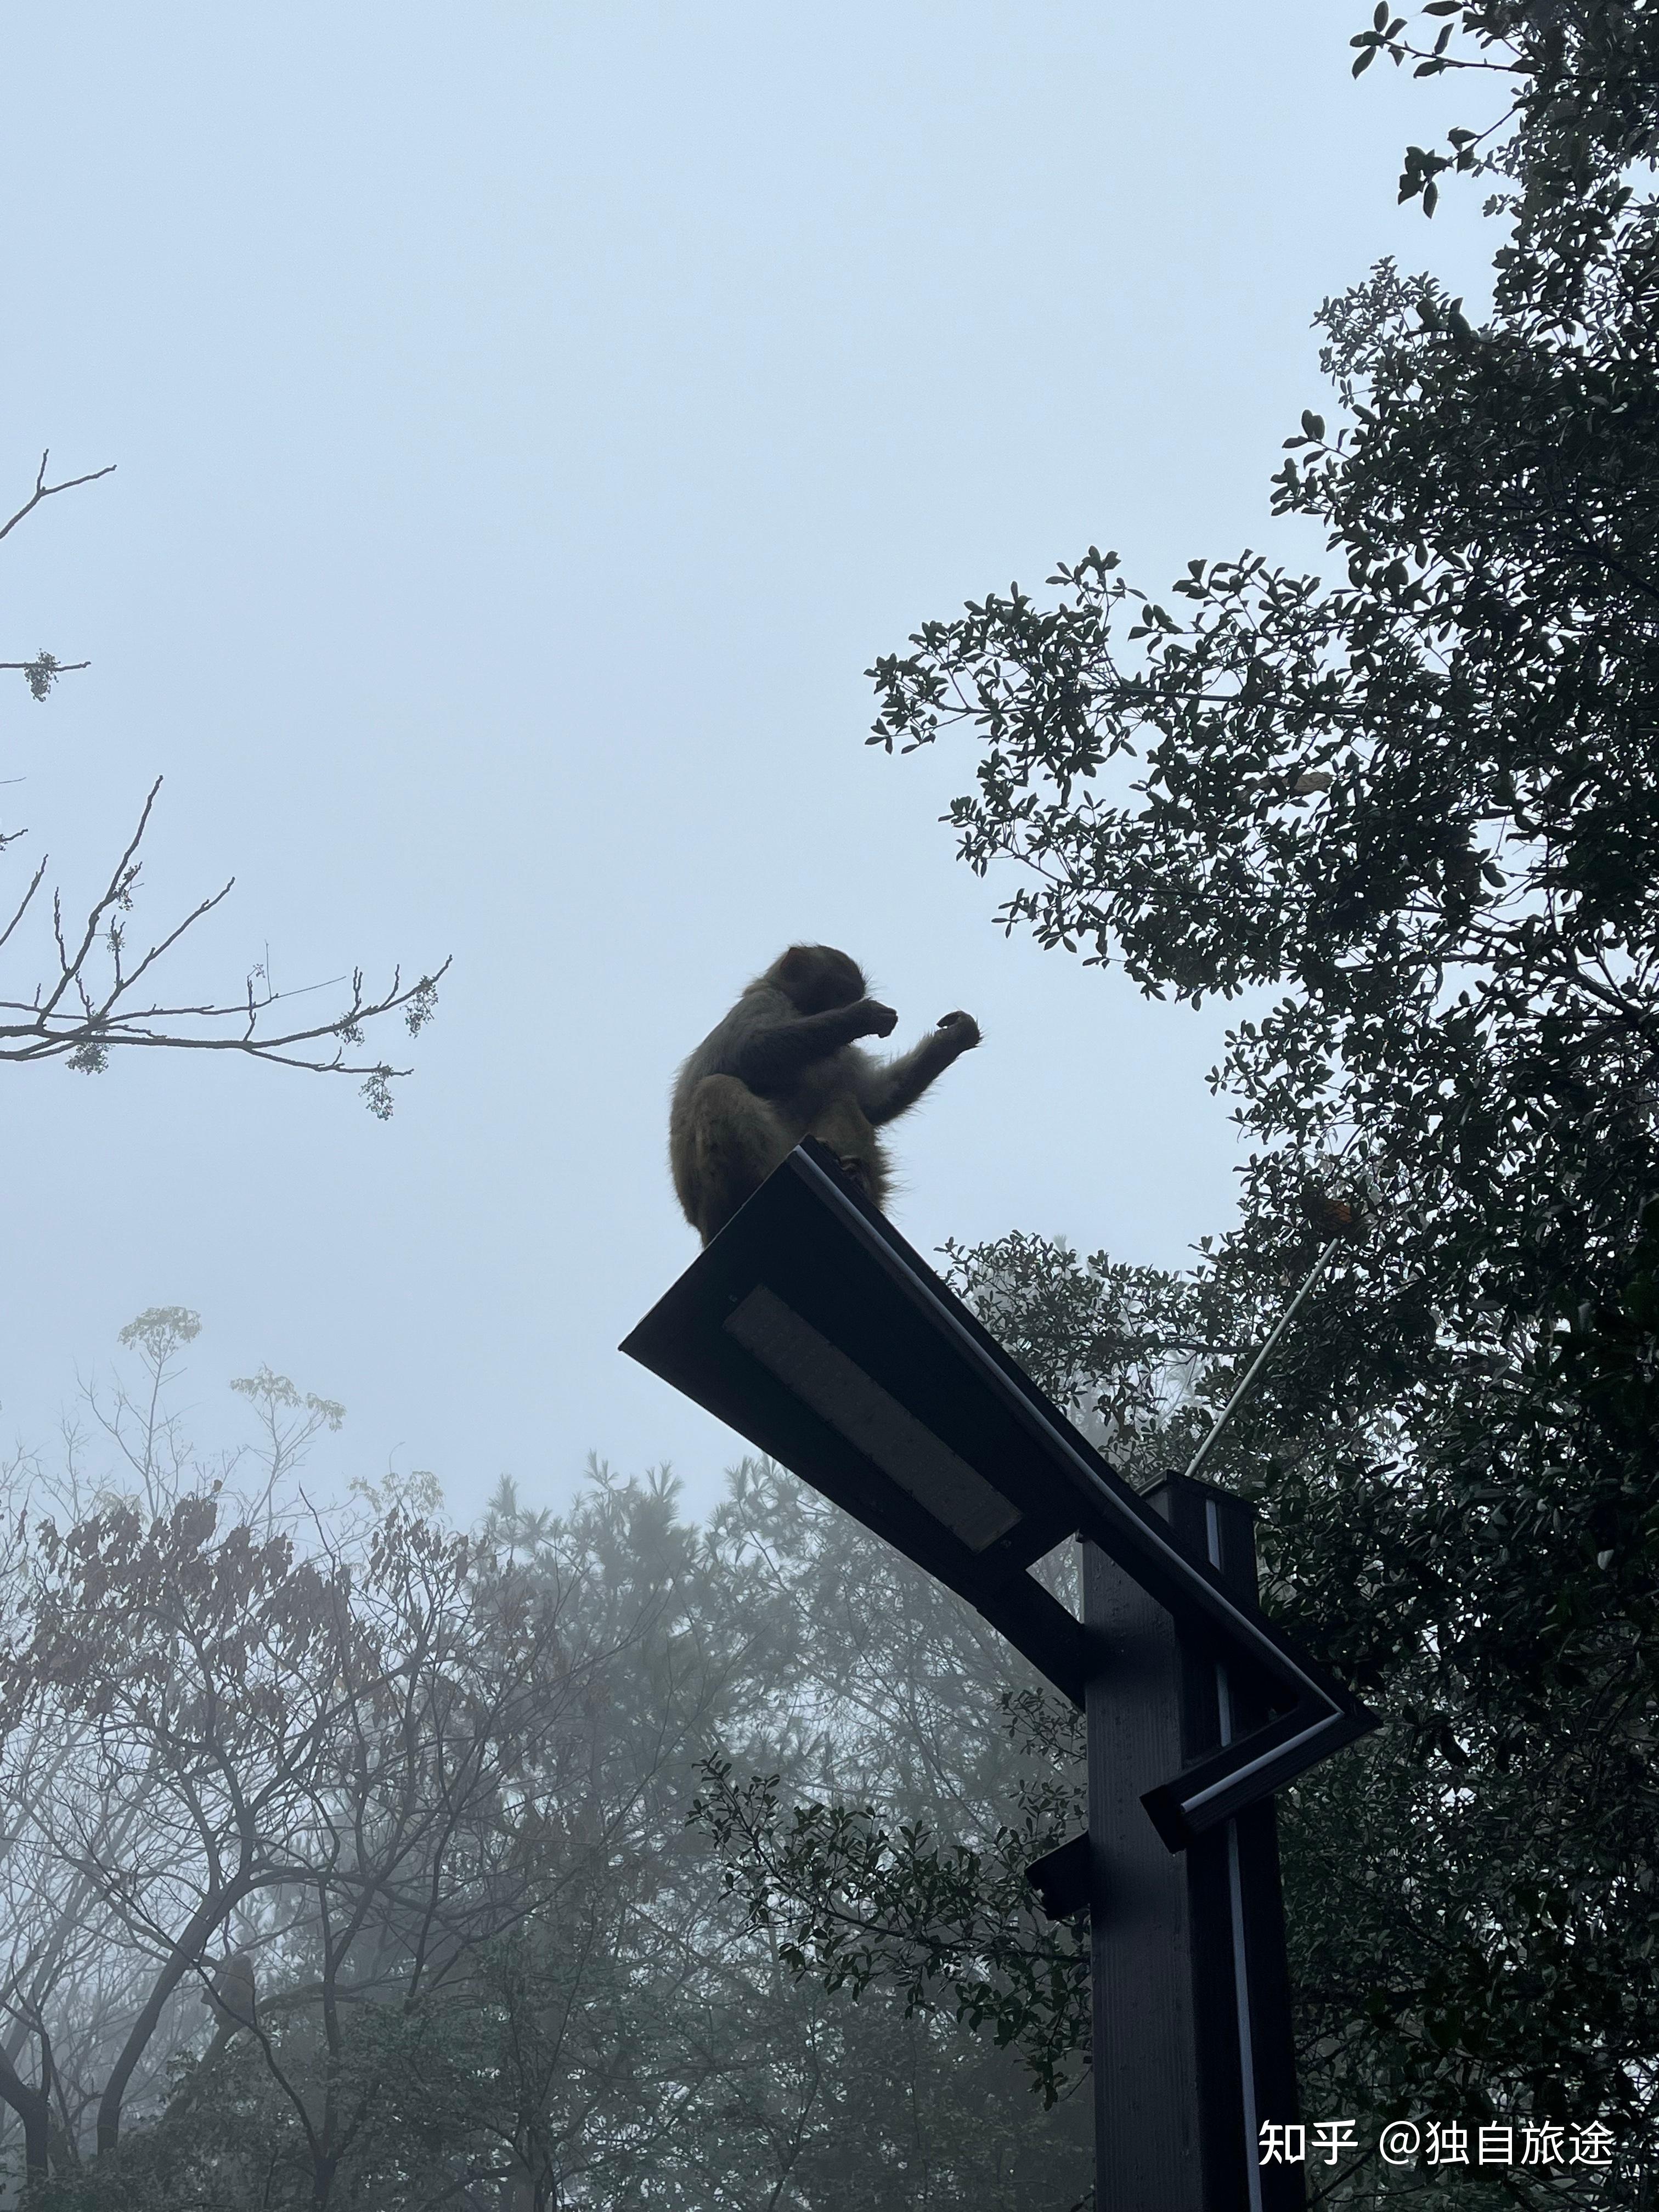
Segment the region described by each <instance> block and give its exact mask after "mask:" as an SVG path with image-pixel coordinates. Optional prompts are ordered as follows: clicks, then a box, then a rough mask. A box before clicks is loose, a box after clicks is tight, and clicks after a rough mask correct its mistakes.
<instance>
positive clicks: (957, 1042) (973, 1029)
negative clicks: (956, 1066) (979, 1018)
mask: <svg viewBox="0 0 1659 2212" xmlns="http://www.w3.org/2000/svg"><path fill="white" fill-rule="evenodd" d="M938 1026H939V1029H940V1030H942V1031H943V1032H944V1035H945V1042H946V1043H947V1044H948V1045H949V1046H950V1048H951V1051H952V1053H958V1052H971V1051H972V1050H973V1048H974V1047H975V1045H976V1044H977V1043H978V1042H979V1024H978V1023H977V1022H976V1021H975V1019H974V1018H973V1016H972V1015H971V1014H963V1013H955V1014H941V1015H940V1016H939V1024H938Z"/></svg>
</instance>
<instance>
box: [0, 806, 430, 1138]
mask: <svg viewBox="0 0 1659 2212" xmlns="http://www.w3.org/2000/svg"><path fill="white" fill-rule="evenodd" d="M160 791H161V778H160V777H159V776H158V777H157V778H156V780H155V782H154V783H153V784H152V785H151V787H150V788H149V793H148V794H147V796H146V798H145V799H144V803H143V808H142V810H141V811H140V814H139V817H138V822H137V827H136V828H135V829H134V830H133V833H132V835H131V837H130V838H129V839H128V840H127V842H126V845H125V848H124V849H123V851H122V853H121V855H120V858H119V859H118V860H117V862H116V864H115V866H114V867H113V869H112V871H111V873H110V876H109V878H108V880H107V882H106V884H105V887H104V889H103V890H102V891H101V892H100V895H99V896H98V897H97V898H96V900H94V903H93V905H92V907H91V908H90V909H89V911H88V915H87V918H86V921H85V924H84V927H83V928H82V933H81V935H80V937H79V938H78V939H76V940H75V941H74V942H73V943H71V942H70V939H69V937H68V935H67V934H66V933H65V928H64V911H63V899H62V895H61V893H58V892H54V894H53V896H52V923H51V927H52V944H53V945H54V948H55V952H56V962H55V969H56V972H55V973H54V974H52V975H50V976H49V978H47V979H46V980H45V981H41V982H39V983H36V984H34V985H33V987H32V988H29V990H28V995H27V996H23V995H21V994H14V995H0V1060H10V1061H15V1062H22V1061H30V1060H55V1059H64V1060H68V1061H69V1063H70V1066H73V1067H75V1068H77V1069H79V1070H81V1071H82V1072H83V1073H89V1074H90V1073H99V1072H100V1071H101V1070H102V1069H103V1068H104V1067H106V1066H107V1065H108V1058H109V1054H110V1052H111V1050H112V1048H115V1047H116V1046H118V1045H127V1046H135V1047H141V1048H146V1049H149V1050H151V1051H155V1050H160V1051H169V1052H179V1051H186V1052H233V1053H240V1054H242V1055H243V1056H244V1057H245V1058H247V1059H252V1060H269V1061H270V1062H271V1063H272V1064H273V1065H274V1066H283V1067H297V1068H301V1069H303V1070H305V1071H306V1072H307V1073H311V1074H316V1075H350V1076H356V1077H358V1078H359V1079H361V1080H362V1085H363V1092H364V1096H365V1097H366V1098H367V1100H368V1105H369V1109H370V1110H371V1112H373V1113H374V1114H375V1115H378V1116H380V1118H381V1119H383V1120H384V1119H385V1118H386V1116H387V1115H389V1114H390V1113H391V1111H392V1097H391V1091H390V1089H389V1085H391V1084H392V1083H393V1082H396V1081H398V1079H401V1078H402V1077H404V1076H406V1075H407V1074H408V1073H410V1070H409V1069H408V1068H407V1067H401V1066H393V1065H392V1062H391V1061H390V1060H385V1059H374V1060H370V1059H368V1058H367V1057H366V1056H365V1057H359V1056H358V1054H357V1052H356V1049H355V1048H359V1047H362V1045H363V1044H364V1042H365V1030H366V1029H367V1027H368V1025H369V1024H372V1023H374V1022H377V1021H380V1019H382V1018H384V1017H385V1016H386V1015H389V1014H398V1013H400V1014H402V1016H403V1018H404V1026H405V1028H406V1029H407V1030H408V1031H409V1033H410V1036H418V1034H419V1033H420V1031H421V1030H422V1029H423V1028H424V1027H425V1026H426V1024H427V1023H428V1021H429V1020H430V1019H431V1018H432V1015H433V1012H434V1011H435V1006H436V1002H437V990H438V985H439V983H440V982H441V981H442V979H443V977H444V975H446V974H447V971H448V969H449V965H450V963H449V961H448V960H447V959H446V960H445V961H444V962H443V963H442V964H441V966H440V967H438V968H436V969H433V970H431V971H430V972H429V973H428V974H426V975H422V976H421V977H420V978H419V979H418V980H417V981H415V982H413V983H410V984H405V983H404V980H403V975H402V971H401V969H393V970H392V979H391V981H390V983H389V985H388V986H387V987H386V988H385V989H384V990H383V991H381V992H380V993H379V994H372V993H370V992H369V991H368V989H367V988H366V987H365V984H364V981H363V975H362V969H354V970H353V972H352V974H351V975H350V976H349V978H348V977H345V976H335V977H332V978H331V979H328V980H325V981H322V982H318V983H307V984H302V985H300V986H299V987H296V988H295V989H294V990H292V991H276V990H273V989H272V988H271V987H270V977H269V969H268V963H267V964H266V965H265V966H262V967H258V968H256V969H253V970H252V971H251V972H250V974H249V975H248V976H247V978H246V982H245V984H244V987H243V988H242V990H241V991H240V993H239V994H237V995H236V997H235V998H234V999H231V1000H224V1001H221V1000H214V999H209V1000H185V1001H182V1002H176V1003H175V1002H169V1001H165V1000H149V1001H144V1000H138V999H137V998H136V997H135V991H136V987H137V985H138V984H139V982H140V981H142V980H143V978H144V977H145V976H146V975H149V974H150V972H151V971H152V970H153V969H155V968H156V967H157V966H158V965H159V964H160V963H161V962H162V961H163V960H164V959H165V957H167V954H168V953H169V952H171V951H173V948H174V947H175V946H176V945H178V944H179V940H180V939H182V938H183V937H185V935H187V934H188V933H189V932H190V931H191V929H193V928H194V927H195V926H196V925H197V922H199V921H202V920H204V918H205V916H207V915H210V914H211V913H212V912H213V911H214V909H215V908H216V907H218V906H220V905H221V904H222V902H224V901H225V900H226V899H227V898H228V896H230V892H231V890H232V889H233V887H234V882H235V878H234V877H233V878H230V880H229V881H228V882H227V883H225V884H222V885H221V886H220V888H219V889H218V890H216V891H214V892H212V893H210V895H209V896H207V897H205V898H204V899H202V900H200V901H199V902H197V905H195V906H194V907H192V908H191V909H190V911H189V912H188V913H186V914H185V915H184V916H183V917H182V918H181V919H180V920H179V921H177V922H175V923H174V924H173V927H171V928H170V929H167V931H165V932H164V933H162V934H161V936H160V937H158V938H157V939H155V942H154V943H153V944H152V945H150V947H149V951H147V952H145V954H144V955H143V958H142V959H140V960H138V961H137V963H135V964H134V965H133V966H132V967H131V969H129V968H128V966H127V965H126V961H125V944H126V926H125V923H123V922H122V921H119V920H118V919H117V916H118V914H120V913H122V912H125V909H127V908H130V907H131V904H132V900H133V894H134V891H135V890H136V888H137V883H138V880H139V874H140V867H141V863H140V860H139V858H138V855H139V850H140V848H141V846H142V844H143V838H144V836H145V833H146V831H147V830H148V829H149V822H150V817H151V814H152V812H153V811H154V808H155V800H156V797H157V794H158V793H159V792H160ZM45 875H46V860H42V861H41V863H40V866H39V867H38V868H37V869H36V870H35V872H34V875H33V878H32V879H31V881H30V883H29V884H28V887H27V890H25V892H24V894H23V896H22V898H21V901H20V902H19V904H18V906H17V908H16V911H15V913H14V914H13V915H12V917H11V920H10V921H9V922H8V923H7V925H6V927H5V928H4V929H3V931H0V950H3V949H4V947H5V946H6V945H8V944H9V941H10V940H11V939H12V938H13V936H14V935H15V933H16V931H17V929H18V927H19V925H20V924H21V921H22V920H23V918H24V916H25V915H27V912H28V910H29V908H30V907H31V905H32V904H33V902H34V900H35V897H36V895H37V894H38V892H39V891H40V887H41V884H42V883H43V881H44V880H45ZM100 951H101V955H102V958H103V959H104V960H105V961H106V963H107V967H106V969H104V968H100V966H99V964H98V963H99V957H100ZM342 984H343V985H346V986H347V988H348V993H349V995H348V996H347V999H346V1002H345V1004H344V1005H343V1006H337V1009H336V1011H335V1012H332V1013H331V1014H328V1015H326V1016H325V1017H322V1018H318V1019H314V1020H312V1021H308V1022H301V1023H295V1024H293V1025H292V1026H291V1027H277V1026H276V1024H275V1023H274V1022H272V1021H271V1020H270V1013H271V1009H272V1008H273V1007H275V1006H278V1005H279V1004H280V1003H282V1002H283V1000H289V999H300V998H305V997H308V996H311V995H313V994H315V993H316V992H318V991H319V990H330V989H334V988H337V987H339V986H340V985H342ZM152 988H153V986H152ZM225 1032H234V1033H233V1034H226V1033H225ZM348 1048H352V1049H350V1050H349V1049H348Z"/></svg>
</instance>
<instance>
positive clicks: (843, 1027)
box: [730, 999, 898, 1097]
mask: <svg viewBox="0 0 1659 2212" xmlns="http://www.w3.org/2000/svg"><path fill="white" fill-rule="evenodd" d="M897 1020H898V1016H897V1015H896V1013H895V1012H893V1010H892V1008H891V1007H890V1006H880V1005H878V1002H877V1001H876V1000H874V999H859V1000H855V1001H854V1004H853V1005H852V1006H831V1007H830V1009H829V1012H827V1013H823V1014H793V1015H791V1016H790V1017H789V1018H787V1019H786V1020H784V1021H781V1022H778V1023H775V1024H767V1025H766V1026H764V1027H761V1028H757V1029H755V1030H752V1031H751V1032H750V1035H749V1036H746V1037H744V1039H743V1040H742V1042H740V1043H739V1044H738V1045H737V1047H736V1048H734V1049H733V1051H732V1056H731V1062H730V1071H731V1073H732V1074H733V1075H735V1076H737V1077H738V1079H739V1080H740V1081H741V1082H744V1083H746V1084H747V1085H749V1088H750V1090H751V1091H757V1092H758V1093H759V1094H760V1095H761V1096H762V1097H764V1096H765V1095H766V1093H767V1092H768V1091H781V1090H783V1089H785V1088H786V1087H787V1085H789V1084H790V1083H792V1082H793V1080H794V1079H795V1077H796V1076H798V1075H799V1073H800V1071H801V1070H802V1068H804V1067H810V1066H811V1064H812V1062H813V1061H814V1060H828V1059H829V1055H830V1054H831V1053H834V1052H839V1051H841V1049H842V1047H843V1046H844V1045H849V1044H853V1043H855V1042H857V1040H858V1039H859V1038H860V1037H866V1036H890V1034H891V1032H892V1030H893V1027H894V1024H896V1022H897Z"/></svg>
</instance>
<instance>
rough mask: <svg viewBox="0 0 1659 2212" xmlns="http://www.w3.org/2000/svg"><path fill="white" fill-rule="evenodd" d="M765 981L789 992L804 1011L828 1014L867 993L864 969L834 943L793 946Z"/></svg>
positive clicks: (773, 967)
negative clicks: (837, 948)
mask: <svg viewBox="0 0 1659 2212" xmlns="http://www.w3.org/2000/svg"><path fill="white" fill-rule="evenodd" d="M762 980H763V981H765V982H768V983H775V984H776V985H777V986H778V987H779V989H780V990H781V991H784V992H787V994H788V996H789V998H790V1000H791V1001H792V1002H793V1004H794V1005H795V1006H797V1007H798V1008H799V1010H800V1012H802V1013H803V1014H827V1013H828V1012H829V1009H830V1008H831V1007H832V1006H855V1005H856V1004H857V1002H858V1001H859V1000H860V999H862V998H863V997H865V996H866V985H865V981H864V970H863V969H861V968H860V966H859V963H858V962H857V961H856V960H854V959H851V958H850V957H848V955H847V954H846V953H845V952H837V951H836V948H835V946H834V945H791V946H790V948H789V950H788V951H787V952H786V953H785V954H784V956H783V957H782V958H781V960H775V961H774V962H773V963H772V965H771V966H770V967H769V969H767V971H766V974H765V975H764V976H763V979H762Z"/></svg>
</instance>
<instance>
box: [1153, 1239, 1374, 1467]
mask: <svg viewBox="0 0 1659 2212" xmlns="http://www.w3.org/2000/svg"><path fill="white" fill-rule="evenodd" d="M1341 1242H1342V1239H1341V1238H1340V1237H1332V1239H1331V1241H1330V1243H1328V1244H1327V1245H1326V1246H1325V1248H1324V1249H1323V1250H1322V1252H1321V1253H1320V1255H1319V1257H1318V1258H1317V1259H1316V1261H1314V1263H1313V1265H1312V1267H1310V1269H1309V1270H1308V1279H1307V1281H1306V1282H1305V1283H1304V1285H1302V1288H1301V1289H1300V1290H1299V1291H1297V1294H1296V1296H1295V1297H1293V1298H1292V1299H1291V1303H1290V1304H1289V1305H1287V1306H1286V1307H1285V1310H1284V1312H1283V1313H1282V1314H1281V1315H1280V1316H1279V1322H1278V1325H1277V1327H1276V1328H1274V1330H1273V1334H1272V1335H1271V1336H1270V1337H1269V1338H1268V1339H1267V1342H1266V1343H1265V1344H1264V1345H1263V1346H1262V1347H1261V1351H1260V1352H1257V1354H1256V1355H1255V1358H1254V1359H1253V1360H1252V1361H1251V1362H1250V1364H1249V1366H1248V1367H1247V1368H1246V1369H1245V1370H1244V1374H1243V1379H1242V1380H1241V1381H1240V1383H1239V1384H1238V1386H1237V1389H1235V1390H1234V1392H1233V1395H1232V1396H1231V1398H1229V1399H1228V1401H1227V1402H1226V1404H1225V1406H1224V1407H1222V1409H1221V1411H1220V1412H1219V1413H1218V1414H1217V1415H1216V1419H1215V1426H1214V1427H1213V1428H1212V1430H1211V1431H1210V1433H1209V1435H1208V1436H1207V1437H1205V1439H1204V1441H1203V1443H1201V1444H1200V1446H1199V1448H1198V1449H1197V1450H1196V1451H1195V1452H1194V1454H1193V1455H1192V1458H1191V1459H1190V1460H1189V1461H1188V1465H1187V1476H1188V1480H1189V1481H1190V1480H1191V1479H1192V1477H1193V1476H1194V1475H1195V1474H1197V1473H1198V1470H1199V1469H1200V1468H1201V1467H1202V1466H1203V1464H1204V1462H1205V1461H1206V1459H1208V1457H1209V1456H1210V1454H1211V1452H1212V1450H1213V1449H1215V1442H1216V1438H1217V1437H1218V1436H1219V1435H1220V1434H1221V1431H1223V1429H1225V1427H1226V1425H1227V1424H1228V1422H1229V1421H1230V1420H1231V1419H1232V1417H1233V1413H1234V1412H1235V1410H1236V1409H1237V1407H1238V1406H1240V1405H1241V1404H1242V1403H1243V1400H1244V1397H1245V1395H1246V1393H1247V1392H1248V1391H1249V1387H1250V1385H1251V1383H1254V1382H1255V1378H1256V1376H1258V1375H1260V1373H1261V1370H1262V1369H1263V1368H1264V1367H1265V1366H1266V1365H1267V1360H1268V1358H1269V1356H1270V1354H1271V1353H1272V1352H1273V1346H1275V1345H1276V1344H1277V1343H1278V1341H1279V1338H1280V1337H1281V1336H1283V1335H1284V1334H1285V1330H1286V1329H1287V1328H1289V1327H1290V1325H1291V1322H1293V1321H1294V1320H1295V1318H1296V1315H1297V1308H1298V1307H1299V1306H1300V1305H1301V1304H1302V1301H1303V1299H1304V1298H1305V1297H1307V1295H1308V1293H1309V1291H1310V1290H1312V1288H1313V1286H1314V1285H1315V1284H1316V1282H1317V1281H1318V1280H1319V1278H1320V1277H1321V1275H1322V1274H1323V1273H1324V1272H1325V1262H1326V1261H1328V1259H1329V1258H1330V1256H1331V1255H1332V1253H1333V1252H1334V1251H1335V1249H1336V1248H1337V1246H1338V1245H1339V1244H1340V1243H1341Z"/></svg>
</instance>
